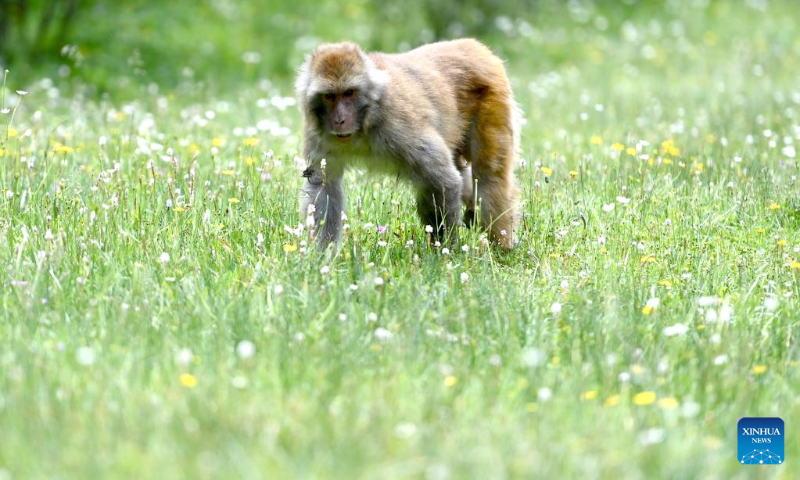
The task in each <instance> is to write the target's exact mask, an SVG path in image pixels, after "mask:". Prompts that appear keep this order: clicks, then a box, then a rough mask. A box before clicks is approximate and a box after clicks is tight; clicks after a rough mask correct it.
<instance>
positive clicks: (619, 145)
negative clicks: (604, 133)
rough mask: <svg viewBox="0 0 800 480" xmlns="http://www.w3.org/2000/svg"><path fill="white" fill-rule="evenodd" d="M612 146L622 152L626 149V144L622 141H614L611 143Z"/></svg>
mask: <svg viewBox="0 0 800 480" xmlns="http://www.w3.org/2000/svg"><path fill="white" fill-rule="evenodd" d="M611 148H613V149H614V150H616V151H618V152H621V151H623V150H625V145H623V144H621V143H612V144H611Z"/></svg>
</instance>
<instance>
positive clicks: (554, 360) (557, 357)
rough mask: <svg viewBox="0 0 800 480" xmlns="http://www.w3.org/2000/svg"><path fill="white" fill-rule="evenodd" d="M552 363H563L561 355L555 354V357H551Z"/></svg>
mask: <svg viewBox="0 0 800 480" xmlns="http://www.w3.org/2000/svg"><path fill="white" fill-rule="evenodd" d="M550 363H552V364H553V365H558V364H560V363H561V357H559V356H555V357H553V358H551V359H550Z"/></svg>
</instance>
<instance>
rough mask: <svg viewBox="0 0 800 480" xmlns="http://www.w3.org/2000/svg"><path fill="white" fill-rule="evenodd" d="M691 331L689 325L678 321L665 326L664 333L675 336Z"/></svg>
mask: <svg viewBox="0 0 800 480" xmlns="http://www.w3.org/2000/svg"><path fill="white" fill-rule="evenodd" d="M688 331H689V327H687V326H686V325H684V324H682V323H676V324H675V325H670V326H669V327H664V330H663V333H664V335H666V336H667V337H674V336H676V335H685V334H686V332H688Z"/></svg>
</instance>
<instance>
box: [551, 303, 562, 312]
mask: <svg viewBox="0 0 800 480" xmlns="http://www.w3.org/2000/svg"><path fill="white" fill-rule="evenodd" d="M550 313H552V314H553V315H558V314H559V313H561V304H560V303H558V302H553V304H552V305H550Z"/></svg>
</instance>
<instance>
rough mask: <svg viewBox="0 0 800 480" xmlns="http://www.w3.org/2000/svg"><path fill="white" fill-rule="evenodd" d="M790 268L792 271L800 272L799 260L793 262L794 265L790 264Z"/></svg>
mask: <svg viewBox="0 0 800 480" xmlns="http://www.w3.org/2000/svg"><path fill="white" fill-rule="evenodd" d="M789 268H791V269H792V270H800V262H798V261H797V260H792V263H790V264H789Z"/></svg>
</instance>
